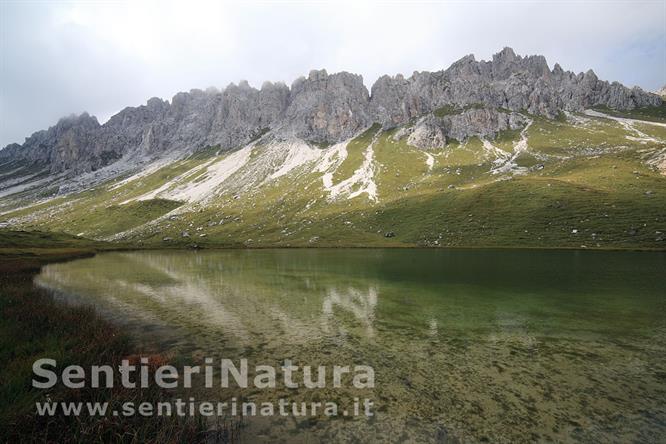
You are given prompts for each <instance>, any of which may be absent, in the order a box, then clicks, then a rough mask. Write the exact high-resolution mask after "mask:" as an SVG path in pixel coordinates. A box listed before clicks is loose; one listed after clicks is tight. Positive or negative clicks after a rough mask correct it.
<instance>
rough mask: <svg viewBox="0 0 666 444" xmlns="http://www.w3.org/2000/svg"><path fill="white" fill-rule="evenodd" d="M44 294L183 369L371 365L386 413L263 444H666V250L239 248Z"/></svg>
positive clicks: (67, 267)
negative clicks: (99, 318)
mask: <svg viewBox="0 0 666 444" xmlns="http://www.w3.org/2000/svg"><path fill="white" fill-rule="evenodd" d="M36 283H37V284H38V285H40V286H42V287H46V288H48V289H52V290H53V291H54V292H55V293H56V294H57V295H59V296H60V297H65V298H66V299H67V300H68V301H71V302H73V303H84V304H92V305H94V306H95V307H96V308H97V309H98V310H99V311H100V312H101V313H102V314H103V315H104V316H106V317H108V318H109V319H111V320H112V321H114V322H117V323H120V324H121V325H123V326H124V328H126V329H127V331H128V332H129V333H130V335H131V336H132V337H133V338H135V340H136V341H137V343H138V344H140V345H141V346H143V347H145V348H146V349H148V350H151V351H153V352H159V353H169V354H171V355H172V356H175V357H177V359H180V360H182V361H183V362H194V363H197V362H201V360H202V359H203V357H213V358H220V357H227V358H230V359H238V358H241V357H242V358H247V359H248V361H249V362H250V364H251V366H252V367H253V366H254V365H259V364H269V365H274V366H276V367H279V365H280V363H281V362H282V361H283V360H284V359H291V360H292V361H293V362H294V363H295V364H297V365H301V366H303V365H311V366H314V367H316V366H318V365H325V366H329V367H327V368H332V366H333V365H351V366H353V365H355V364H358V365H369V366H372V367H373V368H374V370H375V375H376V382H375V388H374V389H363V390H358V389H355V388H353V387H343V388H342V389H334V388H331V387H329V386H327V387H326V389H303V388H300V389H287V388H284V387H281V388H278V389H274V390H266V389H263V390H262V389H256V388H249V389H243V390H240V389H238V390H235V391H234V390H227V391H224V392H223V393H216V396H219V397H220V399H222V398H224V397H229V396H231V395H233V396H242V397H243V398H245V399H250V400H256V401H257V402H262V401H266V400H272V399H277V398H280V397H289V398H291V399H294V400H297V401H312V400H320V401H327V400H334V401H338V402H339V403H340V404H344V403H345V402H346V403H348V404H350V403H351V401H350V400H351V399H352V398H353V397H354V396H359V397H362V398H370V399H372V400H373V401H374V404H375V410H376V415H375V416H374V417H372V418H371V419H366V418H365V417H363V418H355V419H342V418H334V419H331V418H325V417H317V418H310V419H308V420H301V419H299V418H292V417H289V418H282V417H277V418H263V419H261V418H257V419H252V420H249V421H247V426H246V427H245V428H244V433H245V434H246V436H247V437H248V442H254V441H266V442H280V441H289V442H294V441H302V442H313V441H314V442H316V441H320V440H332V439H335V440H336V441H354V440H357V441H358V442H370V441H377V442H387V441H394V442H395V441H413V442H428V441H431V442H455V441H464V442H476V441H491V442H522V441H540V440H556V441H581V440H582V441H588V442H627V441H642V442H659V441H661V442H663V440H664V438H663V437H664V436H665V435H666V254H663V253H629V252H585V251H503V250H493V251H490V250H447V251H442V250H411V249H405V250H403V249H399V250H398V249H392V250H382V249H368V250H366V249H354V250H342V249H338V250H326V249H319V250H296V249H293V250H291V249H285V250H233V251H231V250H229V251H227V250H225V251H196V252H189V251H141V252H121V253H106V254H100V255H98V256H96V257H94V258H89V259H81V260H76V261H72V262H68V263H61V264H52V265H48V266H46V267H44V268H43V270H42V272H41V274H40V275H39V276H38V277H37V278H36Z"/></svg>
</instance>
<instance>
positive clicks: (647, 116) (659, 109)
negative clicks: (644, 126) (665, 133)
mask: <svg viewBox="0 0 666 444" xmlns="http://www.w3.org/2000/svg"><path fill="white" fill-rule="evenodd" d="M592 109H594V110H596V111H599V112H602V113H604V114H608V115H611V116H614V117H627V118H630V119H637V120H648V121H651V122H666V103H662V104H661V106H649V107H643V108H635V109H631V110H616V109H613V108H609V107H607V106H595V107H593V108H592Z"/></svg>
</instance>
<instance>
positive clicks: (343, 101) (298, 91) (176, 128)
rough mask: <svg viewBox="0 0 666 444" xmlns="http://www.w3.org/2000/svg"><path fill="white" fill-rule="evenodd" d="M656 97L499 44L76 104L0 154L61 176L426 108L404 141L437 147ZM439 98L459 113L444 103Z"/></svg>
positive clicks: (353, 130) (317, 137)
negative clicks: (484, 54) (401, 71)
mask: <svg viewBox="0 0 666 444" xmlns="http://www.w3.org/2000/svg"><path fill="white" fill-rule="evenodd" d="M661 103H662V98H661V97H660V96H659V95H657V94H653V93H649V92H646V91H643V90H642V89H640V88H638V87H634V88H627V87H625V86H623V85H621V84H620V83H617V82H613V83H609V82H607V81H603V80H600V79H598V78H597V76H596V75H595V73H594V72H593V71H592V70H589V71H587V72H585V73H579V74H575V73H573V72H570V71H564V70H563V69H562V68H561V67H560V66H559V64H555V65H554V67H553V68H552V69H550V68H549V66H548V64H547V62H546V59H545V58H544V57H543V56H539V55H534V56H526V57H521V56H518V55H516V54H515V53H514V51H513V50H512V49H511V48H504V49H503V50H502V51H500V52H499V53H497V54H495V55H494V56H493V58H492V60H490V61H477V60H476V59H475V58H474V56H473V55H467V56H465V57H463V58H461V59H460V60H458V61H457V62H455V63H454V64H452V65H451V66H450V67H449V68H447V69H445V70H442V71H437V72H414V73H413V75H412V76H410V77H404V76H403V75H396V76H393V77H391V76H382V77H380V78H379V79H378V80H377V81H376V82H375V83H374V85H373V86H372V88H371V90H370V91H368V90H367V88H366V87H365V86H364V84H363V79H362V78H361V76H359V75H355V74H350V73H347V72H340V73H336V74H328V73H327V72H326V70H313V71H311V72H310V73H309V75H308V76H307V77H301V78H298V79H296V80H295V81H294V82H293V83H292V85H291V87H289V86H287V85H285V84H284V83H271V82H265V83H264V84H263V85H262V87H261V88H260V89H256V88H253V87H251V86H250V85H249V84H248V83H247V82H244V81H243V82H240V83H239V84H238V85H235V84H231V85H229V86H227V87H226V88H224V89H223V90H221V91H218V90H216V89H208V90H205V91H204V90H198V89H194V90H191V91H190V92H181V93H178V94H176V95H175V96H174V97H173V99H172V100H171V102H168V101H165V100H162V99H159V98H151V99H149V100H148V102H147V103H146V105H142V106H138V107H127V108H125V109H123V110H122V111H120V112H119V113H118V114H116V115H114V116H112V117H111V118H110V119H109V121H108V122H106V123H105V124H103V125H100V124H99V123H98V121H97V119H96V118H95V117H92V116H90V115H88V114H87V113H83V114H81V115H79V116H76V115H72V116H69V117H65V118H62V119H61V120H60V121H58V123H57V124H56V125H54V126H53V127H51V128H49V129H47V130H43V131H38V132H36V133H34V134H33V135H31V136H30V137H28V138H27V139H26V140H25V142H24V143H23V144H22V145H19V144H11V145H8V146H7V147H5V148H4V149H3V150H2V151H0V160H21V161H27V162H30V163H31V164H34V165H41V166H46V167H48V169H49V170H50V171H51V172H52V173H67V174H69V175H71V174H80V173H84V172H89V171H94V170H97V169H99V168H102V167H104V166H106V165H110V164H113V163H114V162H116V161H118V160H120V159H122V158H128V157H132V156H134V157H141V156H144V157H145V156H153V157H154V156H160V155H162V154H165V153H172V152H174V151H180V152H189V153H191V152H196V151H197V150H200V149H203V148H205V147H209V146H217V147H220V148H221V149H223V150H230V149H234V148H238V147H241V146H243V145H245V144H247V143H249V142H251V141H253V140H255V139H257V138H258V137H260V136H263V135H264V134H266V133H268V132H269V131H270V132H271V135H272V136H273V137H276V138H278V139H288V138H297V139H300V140H303V141H305V142H309V143H315V144H323V145H326V144H333V143H337V142H340V141H343V140H345V139H348V138H350V137H352V136H354V135H355V134H358V133H359V132H360V131H362V130H363V129H365V128H367V127H369V126H370V125H372V124H373V123H379V124H380V125H381V126H382V128H384V129H390V128H394V127H396V126H399V125H402V124H405V123H406V122H409V121H410V120H411V119H414V118H418V117H422V116H424V115H426V114H429V113H434V114H433V115H432V116H431V118H430V119H428V120H427V121H425V122H422V123H421V125H420V127H419V128H418V131H417V132H416V135H415V136H414V137H413V141H414V144H415V145H417V146H428V145H435V146H443V145H446V144H447V141H450V140H458V141H460V140H465V139H467V138H469V137H472V136H483V137H494V136H495V135H496V134H497V133H498V132H499V131H502V130H506V129H516V128H519V127H521V126H522V125H524V123H525V122H524V118H522V117H520V116H518V115H516V114H515V113H516V112H527V113H530V114H533V115H539V116H544V117H547V118H551V119H552V118H555V117H557V116H558V114H559V113H560V112H561V111H572V112H577V111H582V110H584V109H586V108H590V107H595V106H604V107H608V108H611V109H616V110H632V109H635V108H641V107H650V106H659V105H660V104H661ZM447 107H448V108H453V109H458V110H459V111H461V112H458V113H455V114H452V113H446V112H443V111H444V110H446V109H447ZM438 110H439V112H436V111H438ZM447 114H448V115H447Z"/></svg>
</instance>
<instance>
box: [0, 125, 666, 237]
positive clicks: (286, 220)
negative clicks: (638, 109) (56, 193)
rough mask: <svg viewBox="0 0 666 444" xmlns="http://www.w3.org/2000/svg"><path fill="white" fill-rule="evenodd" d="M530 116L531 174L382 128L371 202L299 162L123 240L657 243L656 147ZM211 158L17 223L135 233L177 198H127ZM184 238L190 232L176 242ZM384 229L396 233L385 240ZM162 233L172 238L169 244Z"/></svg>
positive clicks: (659, 190)
mask: <svg viewBox="0 0 666 444" xmlns="http://www.w3.org/2000/svg"><path fill="white" fill-rule="evenodd" d="M530 117H531V118H532V119H533V120H534V123H533V124H532V126H531V127H530V128H529V130H528V132H527V133H528V134H527V135H528V138H529V142H528V143H529V147H530V148H529V152H527V153H523V154H521V155H519V156H518V157H517V159H516V163H517V165H518V166H520V167H525V168H530V170H529V172H528V174H526V175H521V176H513V177H511V176H502V175H495V174H491V173H489V171H490V169H491V168H492V167H493V164H492V160H493V158H492V157H491V156H489V155H488V153H487V152H485V150H484V147H483V144H482V143H481V141H480V140H479V139H476V138H473V139H470V140H468V141H466V142H464V143H462V144H457V143H456V144H451V145H449V146H447V147H445V148H443V149H441V150H431V151H428V153H429V154H430V155H432V156H434V158H435V165H434V166H433V168H432V170H430V169H428V167H427V165H426V154H425V153H424V152H423V151H421V150H418V149H415V148H413V147H411V146H409V145H407V143H406V141H405V139H404V138H403V139H402V140H399V141H395V140H393V138H392V135H393V133H394V132H393V131H389V132H384V133H381V134H379V137H378V139H377V140H376V143H375V146H374V156H375V157H374V161H375V177H374V178H375V181H376V183H377V186H378V196H379V202H378V203H375V202H371V201H369V200H368V199H367V197H366V195H364V194H363V195H361V196H359V197H357V198H354V199H345V198H344V197H343V198H341V199H337V200H334V201H331V200H329V199H328V194H327V192H326V191H325V190H323V189H322V184H321V173H315V172H312V169H311V168H306V167H303V168H302V169H300V170H295V171H294V172H293V174H290V175H289V176H285V177H282V178H280V179H277V180H274V181H271V182H270V183H268V184H265V185H263V186H261V187H254V188H252V189H244V188H243V187H240V186H239V187H236V188H233V187H232V188H229V189H228V190H227V191H226V192H223V193H222V194H221V195H220V196H219V197H218V198H217V199H215V200H214V201H212V202H210V203H207V204H206V205H204V206H194V207H191V208H190V210H189V211H186V212H185V213H184V214H183V215H181V216H180V217H179V218H177V219H176V220H166V221H163V222H161V223H159V224H157V225H155V226H150V227H146V226H144V227H141V229H140V230H138V231H137V232H136V235H135V236H134V237H133V238H130V240H131V241H132V242H138V241H139V240H141V241H142V242H144V245H155V246H166V245H168V246H172V245H176V246H178V245H186V244H191V243H197V244H199V245H202V246H237V245H247V246H414V245H429V246H436V245H440V246H446V245H449V246H522V247H581V246H585V247H589V248H597V247H598V248H664V241H663V235H662V234H663V233H665V232H666V222H665V221H666V180H665V179H664V176H662V175H660V174H659V172H658V171H656V170H655V169H654V168H653V167H650V166H648V165H647V164H646V162H645V159H646V155H647V154H646V153H647V152H651V151H650V150H652V151H654V150H655V149H660V148H661V149H663V147H664V144H655V143H653V142H649V143H646V142H644V141H638V140H632V139H628V138H627V137H626V136H635V134H633V133H630V132H627V129H626V128H623V127H622V126H621V125H620V124H618V123H616V122H613V121H610V120H608V119H589V118H585V117H584V116H581V118H583V119H586V120H585V121H586V123H585V124H583V125H572V124H571V123H569V122H567V121H566V120H565V119H564V118H562V119H556V120H547V119H543V118H537V117H535V116H530ZM378 130H379V128H378V127H376V126H375V127H373V128H371V129H369V130H368V131H366V132H365V133H363V134H362V135H361V136H359V137H358V138H357V139H355V140H354V141H352V142H350V144H349V146H348V156H347V158H346V159H345V161H344V162H343V163H342V164H341V165H340V167H339V168H338V169H337V170H336V171H335V173H334V175H333V182H334V183H339V182H340V181H342V180H344V179H346V178H348V177H350V176H351V175H352V174H353V172H354V171H355V170H356V169H357V168H359V167H360V166H361V164H362V162H363V160H364V159H363V156H364V152H365V150H366V147H367V146H368V144H369V143H371V141H372V140H373V138H374V137H375V136H376V135H377V131H378ZM640 130H641V131H643V132H644V133H646V134H648V135H650V136H652V137H660V138H663V137H664V136H666V134H664V131H663V129H662V128H658V127H654V126H648V125H641V126H640ZM518 140H520V132H519V131H510V132H505V133H502V134H501V135H500V137H499V138H498V139H497V140H496V141H494V142H493V143H494V144H495V145H496V146H498V147H499V148H500V149H503V150H505V151H507V152H508V153H511V152H513V147H514V145H515V144H516V142H517V141H518ZM211 156H215V153H213V152H211V153H208V154H207V155H206V156H197V157H192V158H190V159H186V160H183V161H178V162H176V163H174V164H172V165H169V166H168V167H165V168H163V169H161V170H159V171H157V172H154V173H153V174H151V175H149V176H146V177H144V178H142V179H140V180H136V181H132V182H129V183H126V184H124V185H122V186H120V187H117V188H113V187H111V186H109V187H98V188H97V189H96V190H93V191H89V192H86V193H81V194H80V195H78V196H72V198H70V199H68V201H66V202H59V204H60V207H55V206H49V205H46V206H45V207H44V208H42V209H40V211H41V213H40V212H37V213H33V214H37V216H36V217H33V218H32V219H31V220H28V221H27V222H24V224H23V226H25V227H26V228H30V229H41V230H55V231H65V232H68V233H72V234H78V233H80V232H84V233H85V235H86V236H94V237H103V236H108V235H110V234H114V233H116V232H119V231H124V230H127V229H130V228H135V227H139V226H140V225H141V224H142V223H144V222H146V221H148V220H152V219H155V218H157V217H158V216H160V215H162V214H166V213H167V212H169V211H170V210H172V209H174V208H176V207H178V206H179V205H180V203H178V202H173V201H167V200H147V201H141V202H133V203H131V204H125V205H120V203H121V202H123V201H124V200H126V199H128V198H131V197H137V196H140V195H142V194H144V193H146V192H149V191H151V190H154V189H155V188H157V187H159V186H161V185H162V184H163V183H165V181H166V180H172V179H174V178H177V177H180V179H179V182H183V181H187V180H190V181H196V180H199V179H200V177H202V171H201V170H197V169H196V167H197V166H200V165H202V164H203V163H204V162H207V161H209V160H211V159H213V158H215V157H211ZM261 156H262V154H261V149H260V148H258V149H257V150H256V152H253V154H252V158H251V160H250V163H248V165H246V166H245V167H244V169H242V170H240V171H238V172H237V173H235V174H234V175H232V176H231V178H230V179H229V180H230V181H231V182H233V181H236V182H242V181H243V180H245V179H243V178H247V177H252V175H253V174H255V175H256V174H258V173H257V171H259V170H258V169H257V168H259V167H258V165H259V164H257V163H256V162H259V161H260V160H261ZM537 165H539V166H540V165H543V168H541V167H539V168H536V166H537ZM192 168H195V170H194V172H191V173H188V171H189V170H190V169H192ZM646 193H647V194H646ZM54 208H56V209H55V210H54ZM31 211H34V209H31V210H23V212H20V211H19V212H15V213H11V214H9V215H7V216H6V217H8V216H21V215H23V216H25V215H26V214H29V213H30V212H31ZM573 230H577V233H574V232H573ZM183 231H187V232H188V233H189V235H190V236H189V237H181V233H182V232H183ZM388 231H392V232H394V233H395V237H391V238H387V237H385V236H384V234H385V233H386V232H388ZM593 234H594V235H593ZM201 235H204V236H201ZM164 237H171V238H173V241H171V242H169V243H165V242H163V241H162V239H163V238H164Z"/></svg>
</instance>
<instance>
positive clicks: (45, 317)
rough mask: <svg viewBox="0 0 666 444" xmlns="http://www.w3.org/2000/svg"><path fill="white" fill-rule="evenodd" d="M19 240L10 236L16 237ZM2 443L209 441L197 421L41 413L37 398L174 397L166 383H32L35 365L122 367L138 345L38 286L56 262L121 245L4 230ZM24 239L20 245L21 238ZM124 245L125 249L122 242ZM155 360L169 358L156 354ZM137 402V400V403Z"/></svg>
mask: <svg viewBox="0 0 666 444" xmlns="http://www.w3.org/2000/svg"><path fill="white" fill-rule="evenodd" d="M10 237H11V238H13V241H9V238H10ZM0 240H2V241H3V242H2V243H1V244H0V362H2V364H3V365H2V367H1V368H0V380H2V381H3V383H2V386H1V387H0V441H1V442H188V443H189V442H203V441H204V440H206V439H207V438H209V437H210V436H207V434H206V432H205V426H204V424H203V423H202V422H201V421H200V420H197V419H184V418H178V417H160V416H152V417H143V416H140V415H135V416H131V417H123V416H118V417H114V416H111V415H107V416H103V417H100V416H97V417H93V416H89V415H88V414H82V415H81V416H66V415H64V414H62V413H60V414H57V415H55V416H39V415H37V414H36V406H35V403H36V402H40V401H41V402H43V401H47V399H48V400H51V401H53V402H108V403H109V404H108V405H109V409H118V410H120V406H122V405H123V403H125V402H134V403H139V402H143V401H147V402H151V403H153V404H154V403H156V402H160V401H168V400H169V399H172V398H173V395H174V394H173V393H170V392H168V391H166V390H164V389H160V388H159V387H156V388H151V389H143V390H128V389H125V388H123V387H122V385H121V384H120V383H119V381H115V383H114V388H112V389H95V388H91V387H86V388H83V389H76V390H73V389H67V388H65V387H64V386H62V385H61V384H62V383H60V385H57V386H56V387H54V388H53V389H49V390H38V389H35V388H33V387H32V384H31V380H32V376H33V375H32V364H33V362H34V361H35V360H37V359H40V358H45V357H48V358H52V359H56V360H57V362H58V368H61V366H65V365H70V364H76V365H80V366H82V367H84V368H90V366H91V365H111V366H117V365H119V364H120V361H121V360H122V359H124V358H127V357H128V356H136V354H137V353H138V352H140V351H139V350H136V349H135V348H134V347H133V346H132V344H131V341H130V338H129V337H127V336H126V335H124V334H123V333H122V331H120V329H119V328H118V327H116V326H114V325H112V324H110V323H109V322H107V321H105V320H104V319H102V318H100V316H99V315H98V314H97V313H96V312H95V311H94V310H93V309H92V308H86V307H72V306H69V305H66V304H64V303H62V302H60V301H57V300H56V299H54V297H53V296H52V295H51V294H49V293H48V292H47V291H45V290H43V289H40V288H37V287H36V286H35V285H34V284H33V278H34V276H35V275H36V274H37V273H38V272H39V270H40V268H41V267H42V266H43V265H45V264H48V263H53V262H58V261H66V260H72V259H77V258H83V257H88V256H92V255H94V254H95V253H96V252H99V251H107V250H113V249H118V248H117V246H109V245H103V244H100V243H97V242H91V241H86V240H81V239H76V238H68V237H66V236H60V235H50V234H45V233H38V234H34V233H33V234H29V233H14V234H12V235H8V234H7V233H3V234H2V235H0ZM15 241H18V242H19V243H16V242H15ZM120 248H122V247H120ZM150 359H151V363H152V362H154V361H162V360H164V359H165V357H161V356H156V355H153V356H151V357H150ZM135 405H136V404H135Z"/></svg>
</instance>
